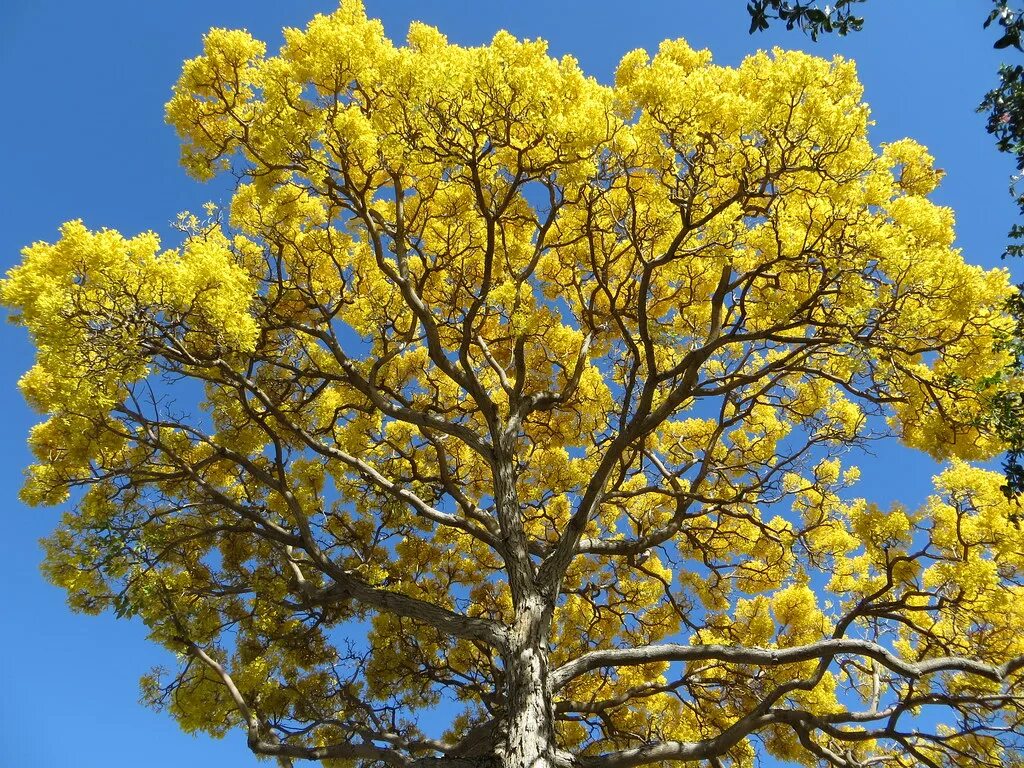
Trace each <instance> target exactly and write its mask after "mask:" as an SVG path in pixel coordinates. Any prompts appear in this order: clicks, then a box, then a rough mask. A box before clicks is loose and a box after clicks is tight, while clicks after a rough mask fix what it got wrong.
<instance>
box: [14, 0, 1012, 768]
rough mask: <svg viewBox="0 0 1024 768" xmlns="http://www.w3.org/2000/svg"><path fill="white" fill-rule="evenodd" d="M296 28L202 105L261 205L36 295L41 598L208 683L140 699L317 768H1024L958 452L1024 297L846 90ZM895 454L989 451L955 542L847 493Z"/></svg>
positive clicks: (1006, 596)
mask: <svg viewBox="0 0 1024 768" xmlns="http://www.w3.org/2000/svg"><path fill="white" fill-rule="evenodd" d="M285 38H286V43H285V46H284V47H283V48H282V50H281V52H280V54H279V55H277V56H272V57H267V56H266V55H265V50H264V46H263V45H262V44H261V43H259V42H257V41H256V40H254V39H253V38H251V37H250V36H249V35H248V34H247V33H245V32H241V31H228V30H213V31H211V32H210V33H209V34H208V35H207V37H206V38H205V49H204V53H203V55H202V56H200V57H199V58H196V59H193V60H191V61H188V62H186V63H185V66H184V70H183V72H182V76H181V79H180V80H179V82H178V84H177V85H176V87H175V90H174V95H173V98H172V99H171V101H170V102H169V104H168V107H167V114H168V118H169V120H170V121H171V122H172V123H173V124H174V125H175V126H176V127H177V129H178V131H179V133H180V134H181V137H182V142H183V162H184V165H185V167H186V168H187V169H188V170H189V171H190V172H191V173H192V174H193V175H195V176H196V177H198V178H200V179H208V178H211V177H213V176H215V175H217V174H223V173H231V174H233V175H234V176H235V177H236V178H237V180H238V183H237V186H236V189H235V191H234V194H233V198H232V200H231V204H230V208H229V210H225V211H220V210H217V209H216V207H215V206H210V207H208V209H207V211H206V213H205V214H204V215H203V216H202V217H200V216H197V215H184V216H182V217H181V219H180V220H179V225H180V229H181V230H182V243H181V245H180V246H178V247H174V248H170V249H166V250H161V245H160V243H159V241H158V238H157V236H156V235H155V234H153V233H149V232H147V233H143V234H141V235H137V236H135V237H131V238H126V237H124V236H122V235H121V234H119V233H117V232H114V231H110V230H100V231H91V230H88V229H87V228H86V227H85V226H84V225H83V224H82V223H81V222H70V223H68V224H65V225H64V226H63V227H62V230H61V237H60V239H59V240H58V241H57V242H55V243H52V244H49V243H36V244H34V245H32V246H30V247H28V248H26V249H25V251H24V260H23V262H22V264H21V265H20V266H18V267H16V268H15V269H13V270H12V271H11V272H10V273H9V276H8V278H7V279H6V280H5V281H4V282H3V283H2V286H0V299H2V300H3V302H4V303H5V304H6V305H8V306H9V307H11V308H13V309H14V311H15V313H16V314H15V319H16V321H17V322H19V323H20V324H22V325H23V326H25V327H26V328H27V329H28V331H29V333H30V334H31V337H32V339H33V340H34V343H35V345H36V348H37V360H36V364H35V366H34V367H33V368H32V369H31V370H30V371H29V373H28V374H26V376H25V377H24V379H23V380H22V384H21V386H22V389H23V392H24V394H25V396H26V397H27V398H28V400H29V402H30V403H31V404H32V405H33V406H34V407H35V408H37V409H38V410H39V411H40V412H42V413H45V414H47V415H48V419H47V420H46V421H45V422H44V423H42V424H40V425H39V426H37V427H36V428H35V429H34V430H33V432H32V434H31V437H30V444H31V446H32V449H33V451H34V453H35V456H36V459H37V462H36V464H34V465H33V466H32V467H31V468H30V469H29V473H28V479H27V481H26V485H25V488H24V491H23V497H24V499H25V500H26V501H28V502H30V503H36V504H39V503H41V504H59V503H63V502H65V500H67V499H68V498H69V497H72V499H73V508H72V509H71V510H70V511H68V512H67V513H66V514H65V515H64V518H63V521H62V523H61V526H60V527H59V529H58V530H57V531H56V532H55V533H54V535H53V536H52V537H51V538H50V539H49V540H48V542H47V561H46V565H45V569H46V572H47V574H48V576H49V577H50V578H51V579H52V580H53V581H54V582H55V583H56V584H59V585H61V586H63V587H64V588H65V589H66V590H67V592H68V596H69V601H70V603H71V605H72V607H74V608H75V609H77V610H81V611H86V612H99V611H103V610H108V609H109V610H113V611H115V612H117V614H118V615H121V616H136V617H139V618H140V619H141V620H142V621H144V622H145V623H146V625H147V626H148V627H149V629H150V637H151V639H152V640H153V641H154V642H156V643H159V644H161V645H162V646H164V647H166V648H167V649H168V650H169V651H170V652H171V653H173V654H175V656H176V658H177V660H178V664H177V667H176V669H174V670H172V671H169V672H167V671H165V672H159V671H157V672H154V673H153V674H151V675H148V676H147V677H145V678H144V679H143V690H144V697H145V698H146V699H147V700H148V701H149V703H150V704H152V705H154V706H156V707H164V708H166V709H167V710H168V711H169V712H170V714H171V715H173V716H174V717H175V718H176V719H177V721H178V722H179V723H180V724H181V726H182V727H183V728H185V729H186V730H190V731H196V730H202V731H206V732H209V733H212V734H214V735H223V734H224V733H226V732H228V731H229V730H231V729H232V728H236V727H241V728H242V729H244V730H245V732H246V733H247V738H248V746H249V748H250V749H251V750H252V751H254V752H255V753H257V754H259V755H266V756H273V757H276V758H278V759H279V760H280V761H281V762H282V763H285V764H287V763H289V762H290V761H292V760H319V761H321V762H322V763H323V764H325V765H348V764H351V763H357V764H362V765H369V764H381V763H387V764H390V765H395V766H403V767H408V768H412V767H413V766H417V767H419V766H426V765H428V764H431V765H433V764H437V763H444V764H451V765H453V766H454V765H458V766H469V765H485V764H492V763H493V762H494V761H497V763H499V764H500V765H502V766H508V768H524V767H525V766H528V765H529V766H556V765H557V766H564V767H569V766H578V767H579V768H620V767H622V768H625V767H626V766H640V765H647V764H652V763H665V762H673V761H676V762H697V761H705V762H707V763H708V764H710V765H714V766H720V765H725V764H733V765H751V764H752V763H753V760H754V756H755V754H756V752H757V751H758V750H762V751H764V752H767V753H769V754H772V755H775V756H777V757H779V758H782V759H786V760H791V761H797V762H803V763H822V764H830V765H834V766H845V767H848V768H852V767H853V766H863V765H873V764H876V763H882V762H887V763H888V764H890V765H898V766H910V765H927V766H937V765H943V766H945V765H953V764H956V765H963V766H971V765H975V766H981V765H986V766H987V765H1015V764H1017V765H1019V764H1020V762H1021V760H1022V754H1021V747H1022V745H1021V743H1020V742H1021V734H1022V733H1024V707H1022V698H1021V697H1022V695H1024V691H1022V688H1024V682H1022V673H1021V670H1022V669H1024V637H1022V636H1021V633H1020V631H1019V628H1020V626H1022V625H1024V600H1022V597H1024V594H1022V590H1024V587H1022V586H1021V576H1022V572H1024V534H1022V532H1021V531H1020V529H1019V526H1018V525H1016V524H1015V523H1016V519H1015V516H1014V513H1015V507H1014V506H1013V505H1012V503H1011V502H1010V501H1008V500H1007V498H1006V497H1005V496H1004V495H1003V493H1002V492H1001V491H1000V488H999V486H1000V484H1001V483H1002V478H1001V477H1000V476H999V475H998V474H995V473H991V472H987V471H985V470H982V469H979V468H975V467H972V466H971V465H969V464H968V463H966V462H967V461H968V460H971V459H980V458H986V457H988V456H991V455H992V454H994V453H995V452H997V451H998V450H999V449H1000V448H1001V442H1000V441H999V439H998V437H997V436H996V435H995V434H994V433H993V430H992V419H991V416H990V414H991V412H992V403H993V402H995V401H996V400H997V399H998V398H999V397H1002V396H1005V394H1006V393H1007V392H1008V391H1012V390H1013V389H1014V388H1015V387H1016V388H1019V382H1018V381H1017V380H1015V379H1012V378H1009V379H1008V378H1006V377H1005V376H1003V375H1001V374H1002V372H1003V371H1004V370H1005V369H1006V366H1007V363H1008V362H1009V360H1010V358H1011V357H1012V354H1013V352H1012V349H1010V347H1009V346H1008V344H1007V338H1008V337H1009V335H1010V334H1011V333H1012V330H1013V318H1012V317H1010V316H1009V315H1007V314H1006V312H1005V310H1004V306H1005V304H1006V302H1007V300H1008V298H1009V297H1010V296H1011V295H1013V289H1012V288H1011V286H1010V284H1009V281H1008V277H1007V275H1006V274H1005V272H1003V271H999V270H995V271H984V270H982V269H980V268H977V267H973V266H970V265H967V264H966V263H965V262H964V261H963V259H962V257H961V255H960V253H959V252H958V251H957V250H955V249H953V248H952V247H951V243H952V241H953V232H952V215H951V213H950V212H949V211H948V210H946V209H943V208H940V207H937V206H935V205H934V204H932V203H931V202H929V201H928V200H927V198H926V195H927V194H928V193H929V192H930V191H931V190H932V189H933V188H934V186H935V185H936V184H937V183H938V181H939V177H940V175H941V174H940V173H939V172H938V171H936V170H935V169H934V168H933V166H932V161H931V158H930V157H929V156H928V154H927V152H926V151H925V150H924V149H923V148H922V147H921V146H919V145H917V144H915V143H914V142H912V141H909V140H904V141H900V142H896V143H894V144H891V145H889V146H887V147H885V148H883V150H882V151H881V153H878V152H876V151H875V150H874V149H873V148H872V147H871V145H870V144H869V142H868V141H867V138H866V127H867V109H866V108H865V107H864V106H863V105H862V103H861V102H860V96H861V91H860V86H859V85H858V83H857V80H856V75H855V72H854V68H853V65H852V64H851V63H849V62H846V61H843V60H841V59H836V60H834V61H832V62H827V61H823V60H821V59H817V58H814V57H811V56H808V55H805V54H801V53H783V52H775V53H774V54H773V55H767V54H758V55H756V56H753V57H750V58H748V59H747V60H746V61H745V62H744V63H743V64H742V65H741V66H740V67H739V68H737V69H730V68H722V67H716V66H713V65H712V64H711V61H710V55H709V54H708V53H707V52H697V51H694V50H692V49H691V48H690V47H688V46H687V45H686V43H684V42H682V41H674V42H666V43H664V44H663V45H662V46H661V48H660V50H659V52H658V53H657V55H655V56H654V57H653V58H650V57H648V55H647V54H646V53H644V52H643V51H634V52H632V53H630V54H628V55H627V56H626V57H625V58H624V59H623V61H622V63H621V65H620V67H619V70H618V72H617V75H616V83H615V86H614V87H608V86H603V85H600V84H598V83H597V82H595V81H594V80H592V79H590V78H587V77H586V76H585V75H584V74H583V73H582V72H581V71H580V69H579V67H578V65H577V63H576V62H575V61H574V60H573V59H571V58H568V57H566V58H563V59H561V60H554V59H552V58H550V57H549V56H548V55H547V52H546V49H545V45H544V43H543V42H541V41H532V42H531V41H517V40H515V39H514V38H513V37H511V36H510V35H508V34H507V33H499V34H497V35H496V36H495V38H494V40H493V42H492V43H491V44H490V45H488V46H485V47H481V48H462V47H459V46H455V45H451V44H449V43H448V42H447V41H446V40H445V38H444V37H443V36H442V35H441V34H440V33H439V32H438V31H436V30H434V29H432V28H429V27H426V26H423V25H419V24H415V25H413V26H412V27H411V29H410V31H409V37H408V45H406V46H405V47H395V46H393V45H392V44H391V43H390V42H389V41H388V40H387V39H386V38H385V37H384V35H383V30H382V28H381V25H380V24H379V23H378V22H376V21H373V20H368V19H367V18H366V16H365V14H364V11H363V8H362V6H361V5H360V4H359V3H357V2H346V3H345V4H344V5H343V6H342V7H341V8H340V9H339V10H338V11H337V12H336V13H334V14H332V15H329V16H317V17H316V18H315V19H314V20H313V21H312V22H311V23H310V24H309V25H308V27H307V28H306V29H305V30H304V31H299V30H294V29H290V30H286V32H285ZM886 435H888V436H890V437H894V436H899V437H900V438H902V440H903V441H904V442H905V443H906V444H908V445H910V446H912V447H916V448H919V449H922V450H926V451H928V452H930V453H931V454H933V455H934V456H936V457H951V458H953V459H954V461H953V463H952V464H951V465H950V467H949V469H947V470H946V471H945V472H943V474H942V475H940V476H939V477H938V478H937V480H936V495H935V496H934V497H933V498H931V499H930V500H929V501H928V502H927V503H926V504H925V506H924V507H923V508H922V509H919V510H916V511H910V510H905V509H901V508H899V507H892V508H890V509H888V510H884V509H882V508H881V507H879V506H877V505H875V504H872V503H868V502H867V501H864V500H859V499H853V498H850V493H849V489H850V488H851V486H852V485H853V484H854V483H855V482H856V479H857V474H858V473H857V470H856V468H855V467H853V466H851V465H850V464H849V463H846V464H844V463H843V462H844V457H845V456H846V455H847V454H848V453H849V452H850V450H852V449H855V448H857V447H859V446H863V445H866V444H867V443H868V442H869V441H870V440H872V439H879V438H882V437H884V436H886ZM442 701H448V702H449V703H450V705H452V706H458V707H459V708H460V709H461V711H460V712H459V714H458V715H457V716H455V717H454V719H453V720H452V722H451V724H450V727H449V728H448V730H447V732H446V733H445V734H444V735H442V736H436V735H432V734H429V733H426V732H424V730H423V729H422V728H421V727H419V726H418V725H417V720H416V718H417V716H418V715H419V714H422V713H423V712H429V711H431V710H433V709H435V708H437V707H438V706H439V704H440V703H441V702H442ZM929 713H937V714H934V715H931V714H929ZM758 744H760V745H761V746H760V747H758V746H757V745H758Z"/></svg>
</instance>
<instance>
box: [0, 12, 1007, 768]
mask: <svg viewBox="0 0 1024 768" xmlns="http://www.w3.org/2000/svg"><path fill="white" fill-rule="evenodd" d="M366 2H367V7H368V10H369V12H370V14H371V15H374V16H379V17H381V18H383V19H384V23H385V27H386V29H387V31H388V34H389V36H391V37H392V39H395V40H401V39H402V38H403V37H404V34H405V29H406V27H407V25H408V23H409V21H410V20H412V19H419V20H422V21H425V22H428V23H431V24H434V25H436V26H438V27H440V29H441V30H442V31H443V32H445V33H446V34H447V35H448V36H449V38H450V39H452V40H453V41H454V42H458V43H465V44H478V43H482V42H486V41H487V40H489V39H490V37H491V36H492V35H493V33H494V32H495V31H496V30H498V29H499V28H505V29H508V30H510V31H511V32H512V33H514V34H516V35H517V36H520V37H531V38H532V37H543V38H545V39H547V40H548V41H549V42H550V44H551V50H552V52H553V53H554V54H556V55H561V54H563V53H572V54H574V55H575V56H576V57H577V58H578V59H579V60H580V61H581V63H582V66H583V67H584V69H585V70H587V71H588V72H590V73H591V74H593V75H595V76H596V77H597V78H599V79H600V80H602V81H605V82H608V81H609V80H610V78H611V75H612V72H613V71H614V68H615V65H616V64H617V62H618V60H619V59H620V58H621V56H622V55H623V54H624V53H626V52H627V51H629V50H631V49H633V48H637V47H645V48H648V49H651V50H652V49H654V48H656V47H657V44H658V42H659V41H660V40H662V39H663V38H666V37H685V38H687V39H688V40H689V41H690V43H691V44H692V45H694V46H696V47H709V48H710V49H711V50H712V51H713V53H714V55H715V59H716V60H717V61H718V62H719V63H726V64H736V63H738V62H739V61H740V60H741V59H742V57H743V56H744V55H746V54H747V53H750V52H752V51H754V50H756V49H757V48H759V47H760V48H765V47H770V46H772V45H775V44H779V45H782V46H784V47H801V48H806V49H810V50H813V51H814V52H816V53H820V54H821V55H829V56H830V55H832V54H833V53H841V54H842V55H844V56H848V57H851V58H853V59H855V60H856V61H857V62H858V65H859V69H860V74H861V78H862V80H863V82H864V84H865V86H866V99H867V101H868V102H869V104H870V105H871V107H872V114H873V118H874V120H875V122H876V125H875V127H874V128H873V130H872V137H873V140H874V141H875V142H882V141H888V140H892V139H896V138H900V137H902V136H911V137H914V138H915V139H917V140H919V141H921V142H922V143H924V144H925V145H927V146H928V147H929V148H930V149H931V151H932V153H933V154H934V155H935V157H936V159H937V163H938V165H939V166H941V167H943V168H944V169H945V170H946V172H947V176H946V179H945V181H944V183H943V185H942V187H941V188H940V189H939V191H938V192H937V194H936V195H935V199H936V200H937V201H938V202H940V203H942V204H944V205H949V206H952V207H953V208H954V209H955V210H956V212H957V222H958V226H957V231H958V244H959V245H960V246H961V247H962V248H963V249H964V251H965V255H966V258H967V259H968V261H971V262H974V263H978V264H983V265H985V266H998V265H1000V262H999V254H1000V253H1001V251H1002V246H1003V244H1004V234H1005V232H1006V230H1007V229H1009V227H1010V225H1011V223H1012V222H1013V218H1014V208H1013V205H1012V202H1011V200H1010V198H1009V196H1008V195H1007V194H1006V185H1007V179H1008V175H1009V173H1010V172H1011V170H1012V163H1011V160H1010V158H1008V157H1006V156H1000V155H998V154H997V153H996V151H995V150H994V149H993V147H992V142H991V141H990V140H989V138H988V136H987V135H986V134H985V133H984V131H983V122H984V121H983V118H982V116H980V115H976V114H975V113H974V107H975V105H976V104H977V102H978V101H979V100H980V98H981V96H982V94H983V93H984V91H985V90H986V89H987V88H988V87H989V86H990V85H991V84H992V83H993V82H994V74H995V70H996V67H997V65H998V63H999V61H1000V59H1001V58H1003V57H1004V56H1007V55H1008V56H1010V57H1012V56H1013V54H1012V53H1011V54H1000V53H999V52H996V51H993V50H992V49H991V43H992V41H993V40H994V36H993V35H992V34H990V33H989V32H985V31H983V30H982V29H981V21H982V17H983V15H984V13H985V11H986V10H987V8H988V7H989V5H990V4H989V3H988V2H985V1H983V0H973V1H972V2H965V1H964V0H928V2H927V3H922V2H911V0H873V1H872V2H869V3H867V4H866V6H865V7H864V13H865V15H866V16H867V23H866V28H865V31H864V32H863V33H861V34H859V35H855V36H852V37H850V38H846V39H843V38H836V39H829V40H824V41H823V42H819V43H818V44H812V43H811V42H810V40H809V39H805V38H804V37H802V36H800V35H798V34H795V33H785V32H784V31H778V32H775V31H773V32H772V33H771V34H767V35H759V36H755V37H750V36H748V35H747V34H746V29H747V23H748V20H747V16H746V13H745V11H744V5H745V3H744V2H743V0H713V1H712V2H704V1H703V0H701V1H700V2H698V0H630V2H628V3H623V2H604V0H570V1H569V2H556V1H555V0H517V2H514V3H511V2H510V3H500V4H497V3H495V4H489V3H480V2H471V1H470V0H433V2H429V3H424V2H421V1H420V2H414V1H412V0H366ZM334 6H335V3H333V2H330V0H317V1H314V0H289V2H286V3H282V2H270V1H269V0H246V1H245V2H240V1H239V0H217V1H216V2H209V0H208V1H207V2H197V1H196V0H178V2H174V3H147V2H138V0H134V1H133V2H129V1H127V0H102V1H101V2H97V3H82V2H67V1H64V2H61V1H59V0H32V1H31V2H29V0H7V2H5V3H3V4H0V94H2V98H3V103H5V104H6V105H7V106H5V107H4V108H3V115H4V117H3V119H2V120H0V148H2V149H0V152H2V158H3V163H2V166H0V167H2V171H3V179H2V182H0V224H2V226H0V270H2V271H6V270H7V269H8V268H9V267H10V266H11V265H13V264H14V263H16V262H17V260H18V258H19V257H18V254H19V251H20V249H21V248H22V247H23V246H24V245H26V244H28V243H30V242H32V241H35V240H52V239H54V238H55V237H56V235H57V227H58V226H59V225H60V223H61V222H63V221H66V220H68V219H73V218H82V219H84V220H85V223H86V224H87V225H88V226H90V227H93V228H99V227H104V226H105V227H113V228H117V229H120V230H121V231H122V232H124V233H125V234H135V233H137V232H138V231H141V230H146V229H153V230H155V231H157V232H160V233H162V234H163V235H165V236H166V237H167V241H168V242H169V243H170V242H173V234H172V233H171V231H170V227H169V223H170V222H171V221H172V220H173V219H174V216H175V214H176V213H177V212H178V211H181V210H184V209H193V210H198V209H199V208H200V206H201V205H202V203H203V202H205V201H206V200H210V199H213V200H219V199H221V196H222V194H223V193H222V192H221V191H218V190H217V189H216V188H210V187H207V188H204V187H202V186H201V185H199V184H197V183H195V182H193V181H191V180H189V179H188V178H187V177H186V176H185V174H184V172H183V171H182V170H181V169H180V168H179V167H178V165H177V158H178V149H177V142H176V139H175V136H174V132H173V130H172V129H170V128H169V127H167V126H166V125H165V124H164V121H163V105H164V102H165V101H166V100H167V97H168V96H169V94H170V87H171V85H172V83H173V82H174V81H175V79H176V78H177V75H178V72H179V69H180V65H181V62H182V60H184V59H186V58H189V57H192V56H195V55H196V54H197V53H198V52H199V50H200V45H201V37H202V34H203V33H204V32H205V31H206V30H207V29H208V28H209V27H211V26H226V27H245V28H247V29H249V31H250V32H252V33H253V34H254V35H256V36H257V37H260V38H261V39H263V40H265V41H267V42H268V43H269V45H270V48H271V50H273V49H275V48H276V47H277V46H278V45H279V44H280V42H281V34H280V29H281V27H282V26H302V25H304V23H305V22H306V21H307V20H308V19H309V18H310V17H312V15H313V14H314V13H317V12H326V11H330V10H331V9H332V8H333V7H334ZM704 6H711V7H713V9H714V10H712V11H706V12H705V11H704V10H703V7H704ZM923 8H927V14H929V15H925V13H924V12H923V11H922V9H923ZM1008 266H1010V267H1011V268H1013V269H1014V271H1015V274H1016V277H1017V279H1018V280H1020V279H1024V265H1018V264H1009V265H1008ZM0 334H2V336H0V344H2V346H3V349H4V354H3V356H2V358H0V409H2V413H3V414H4V419H5V422H6V424H5V429H4V430H2V432H0V440H2V441H3V442H2V447H0V450H2V452H3V458H4V460H3V462H0V500H2V505H0V509H2V510H3V511H4V512H3V514H4V520H3V529H4V534H3V536H0V563H3V569H2V572H3V578H2V579H0V606H2V608H3V613H2V614H0V630H2V631H0V681H2V683H0V723H3V727H2V728H0V766H25V767H26V768H57V767H63V766H71V767H73V768H100V767H101V766H102V768H127V767H128V766H136V765H139V764H144V765H146V766H148V768H164V767H165V766H166V767H167V768H171V767H172V766H173V768H180V766H182V765H189V766H190V768H206V767H207V766H210V767H211V768H212V767H213V766H217V768H223V766H227V765H230V766H248V765H256V764H257V761H256V760H255V759H254V758H252V757H251V756H250V755H249V754H248V752H247V750H246V748H245V739H244V735H243V734H241V733H238V734H234V735H232V736H229V737H228V738H227V739H225V740H224V741H219V742H218V741H214V740H211V739H209V738H208V737H205V736H201V737H197V738H193V737H191V736H188V735H185V734H183V733H181V732H180V731H178V730H177V727H176V726H175V725H174V724H173V722H172V721H171V720H170V719H169V718H168V717H166V716H164V715H158V714H154V713H152V712H150V711H148V710H146V709H144V708H142V707H141V706H140V705H139V704H138V703H137V699H138V685H137V681H138V678H139V675H140V674H142V673H144V672H146V671H148V669H149V668H150V667H151V666H153V665H154V664H161V663H163V664H167V665H168V666H173V664H174V660H173V659H169V658H166V656H165V654H164V653H163V652H162V651H160V650H159V649H156V648H151V647H149V646H148V645H147V643H146V642H145V640H144V636H145V628H144V627H142V626H141V625H140V624H138V623H131V622H128V621H117V622H115V621H114V620H113V618H112V617H109V616H104V617H100V618H94V617H87V616H76V615H71V614H70V613H69V612H68V610H67V609H66V607H65V606H64V602H63V595H62V594H61V593H60V592H59V591H58V590H56V589H55V588H53V587H50V586H49V585H47V584H46V583H45V582H44V581H43V579H42V576H41V575H40V574H39V570H38V566H39V561H40V559H41V551H40V549H39V546H38V544H37V542H38V540H39V538H40V537H42V536H44V535H46V534H47V533H48V532H49V531H50V530H51V529H52V528H53V527H54V525H55V523H56V521H57V517H58V510H54V509H30V508H26V507H25V506H24V505H22V504H21V503H20V502H19V501H18V500H17V496H16V494H17V490H18V488H19V487H20V485H21V471H22V468H23V467H24V466H25V465H26V464H27V462H28V460H29V457H28V454H27V451H26V450H25V436H26V433H27V431H28V429H29V427H30V426H31V425H32V424H33V423H34V422H35V421H37V420H38V417H37V416H36V415H35V414H33V413H31V412H30V411H29V410H28V409H27V408H26V407H25V405H24V403H23V402H22V400H21V397H20V395H19V394H18V393H17V391H16V388H15V383H16V381H17V379H18V377H19V376H20V375H21V374H22V373H23V372H24V371H25V370H26V368H27V367H28V366H29V365H30V363H31V351H30V348H29V345H28V342H27V339H26V338H25V335H24V333H23V332H22V331H21V330H20V329H18V328H14V327H10V326H3V327H0ZM860 463H861V467H862V469H863V475H864V479H863V481H862V483H861V485H860V488H859V494H861V495H865V496H867V497H868V498H871V499H873V500H875V501H877V502H879V503H881V504H888V503H889V502H891V501H895V500H898V501H902V502H904V503H907V504H916V503H918V502H920V501H921V500H922V499H923V497H924V496H925V495H926V494H927V493H928V491H929V488H930V478H931V475H932V474H934V472H935V471H936V469H937V467H936V466H935V465H934V463H933V462H932V461H931V460H930V459H928V458H927V457H924V456H921V455H918V454H914V453H912V452H910V451H908V450H905V449H902V448H900V447H898V446H895V445H893V446H884V447H880V450H879V451H878V455H877V457H875V458H874V459H865V460H863V461H861V462H860Z"/></svg>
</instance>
